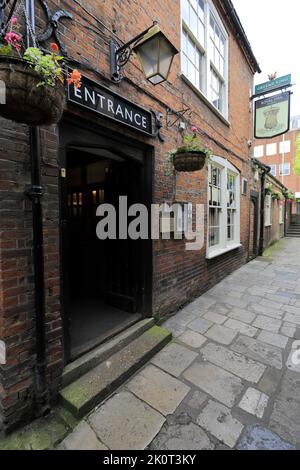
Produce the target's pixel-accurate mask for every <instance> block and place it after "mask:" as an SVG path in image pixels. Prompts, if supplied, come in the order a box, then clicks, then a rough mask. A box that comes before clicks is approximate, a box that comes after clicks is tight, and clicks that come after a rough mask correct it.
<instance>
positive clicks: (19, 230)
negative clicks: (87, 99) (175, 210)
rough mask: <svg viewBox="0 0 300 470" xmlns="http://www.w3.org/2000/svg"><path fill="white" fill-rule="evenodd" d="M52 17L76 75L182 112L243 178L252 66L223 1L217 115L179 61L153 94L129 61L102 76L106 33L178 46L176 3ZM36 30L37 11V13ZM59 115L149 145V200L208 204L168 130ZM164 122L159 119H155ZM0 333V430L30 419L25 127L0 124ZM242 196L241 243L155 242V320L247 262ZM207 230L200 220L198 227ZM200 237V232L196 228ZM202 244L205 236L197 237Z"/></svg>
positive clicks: (51, 274) (51, 298) (58, 367)
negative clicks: (218, 248)
mask: <svg viewBox="0 0 300 470" xmlns="http://www.w3.org/2000/svg"><path fill="white" fill-rule="evenodd" d="M48 4H49V7H50V9H51V10H52V11H56V10H57V9H61V8H64V9H66V10H68V11H69V12H71V13H72V14H73V17H74V20H73V21H69V20H63V21H62V22H61V23H60V25H59V34H60V35H61V39H62V41H63V42H64V44H65V45H66V47H67V50H68V54H69V57H70V58H72V59H73V60H75V61H77V62H79V63H80V65H78V64H77V68H78V69H80V71H81V72H82V73H83V74H84V75H86V76H88V77H90V78H92V79H94V80H96V81H98V82H100V83H102V84H104V85H105V86H109V87H110V88H111V89H112V90H114V91H116V92H117V93H119V94H121V95H122V96H124V97H126V98H127V99H129V100H132V101H133V102H135V103H137V104H139V105H142V106H144V107H145V108H147V109H152V110H154V111H159V112H162V113H163V115H164V118H165V117H166V112H167V109H168V108H169V107H170V108H172V109H174V110H180V109H183V108H185V107H189V108H190V110H191V111H192V117H191V124H194V125H196V126H197V127H198V128H199V129H200V132H201V134H200V136H201V138H202V142H203V144H204V145H207V146H209V147H210V148H211V150H212V151H213V153H214V154H215V155H217V156H221V157H224V158H227V159H228V160H230V162H231V163H232V164H233V165H235V166H236V167H237V168H238V170H239V171H240V172H241V176H243V177H245V178H247V180H248V181H250V178H251V170H250V164H249V149H248V145H247V141H248V140H249V139H250V138H251V135H252V128H251V126H252V121H251V114H250V111H249V89H252V83H253V69H252V68H251V66H250V65H249V63H248V61H247V59H246V57H245V55H244V53H243V51H242V49H241V47H240V44H239V42H238V41H237V39H236V37H235V34H234V30H233V27H232V25H231V24H230V23H229V22H228V20H227V19H225V17H224V14H223V10H222V2H220V1H216V2H215V5H216V7H217V9H218V10H219V12H220V14H221V16H223V19H224V23H225V27H226V28H227V30H228V34H229V51H230V52H229V60H230V62H229V118H228V121H229V122H228V123H226V122H224V120H222V119H220V118H219V116H218V115H217V114H216V113H215V112H213V111H212V110H211V109H210V108H209V107H208V106H207V104H206V103H205V102H204V101H203V100H202V99H201V98H200V97H199V96H198V95H196V94H195V93H194V91H193V90H192V89H191V88H190V87H189V86H188V85H187V84H186V83H185V82H184V81H183V80H182V78H181V74H180V56H179V55H177V56H176V58H175V60H174V63H173V67H172V71H171V74H170V77H169V81H168V82H167V83H165V84H163V85H161V86H158V87H156V88H154V87H153V86H152V85H151V84H149V83H148V82H146V80H145V79H144V77H143V74H142V72H141V69H140V65H139V63H138V61H137V59H136V58H135V57H132V59H131V60H130V62H129V63H128V65H127V67H126V70H125V79H124V80H123V81H122V83H121V84H120V85H114V84H112V83H111V81H110V80H109V77H110V71H109V39H110V37H111V35H112V33H111V32H110V31H114V33H115V34H117V36H118V37H119V38H120V40H122V41H124V42H126V41H127V40H129V39H130V38H132V37H133V36H135V35H136V34H137V33H138V32H140V31H142V30H144V29H145V28H146V27H148V26H149V25H150V24H151V23H152V21H153V20H154V19H157V20H159V23H160V26H161V28H162V30H163V31H164V33H165V34H166V35H167V36H168V38H169V39H170V40H171V42H173V43H174V45H176V47H177V48H178V49H179V48H180V10H179V4H180V2H174V1H173V0H164V1H161V0H160V1H158V0H151V1H150V0H144V1H141V2H136V1H134V2H132V1H129V0H128V1H122V2H120V1H118V0H114V1H113V0H109V1H102V2H99V1H96V0H90V1H86V2H77V1H75V0H61V1H58V0H56V1H49V2H48ZM37 23H38V25H39V26H42V25H43V24H44V15H43V12H42V11H39V14H38V21H37ZM66 113H67V114H68V115H69V116H73V117H75V118H76V119H78V120H80V119H85V120H87V121H90V122H92V123H93V124H99V125H100V126H102V127H103V128H109V129H112V130H114V131H116V133H122V134H124V133H126V135H128V136H129V137H134V138H135V139H136V140H139V141H143V142H145V143H147V144H148V145H151V146H153V147H154V151H155V161H154V178H153V180H154V201H153V202H156V203H157V202H159V203H162V202H168V203H172V202H174V201H175V200H178V201H184V202H193V203H203V204H205V205H206V207H207V184H208V183H207V167H206V168H205V169H204V170H203V171H201V172H197V173H194V174H177V175H176V177H175V175H174V172H173V171H172V168H170V161H169V159H168V158H167V152H168V151H170V150H171V149H173V148H174V147H176V146H177V145H178V144H180V142H181V137H180V134H179V132H178V129H177V128H176V126H174V127H172V128H170V129H166V127H164V129H163V131H162V134H163V135H164V137H165V143H161V142H160V141H159V140H158V139H155V140H154V139H151V138H145V137H141V136H140V135H139V134H137V133H135V132H134V131H129V130H128V131H127V130H126V129H124V128H121V127H120V126H118V125H115V124H111V122H108V121H107V120H106V119H104V118H102V117H100V116H97V117H96V116H95V115H92V114H90V113H89V112H88V111H82V110H81V109H78V108H76V107H75V106H71V105H68V107H67V109H66ZM164 122H165V119H164ZM58 136H59V129H58V127H55V126H53V127H50V128H43V129H42V130H41V138H42V143H43V145H42V148H43V160H42V181H43V186H44V189H45V196H44V198H43V210H44V214H43V215H44V237H45V277H46V331H47V375H48V383H49V387H50V392H51V397H53V400H55V397H56V391H57V389H58V388H59V386H60V378H61V371H62V367H63V360H64V359H63V347H62V336H63V334H62V320H61V313H60V300H59V295H60V272H59V266H60V259H59V224H58V220H59V212H58V211H59V172H58V163H57V159H58V146H59V141H58V140H59V139H58ZM0 152H1V158H0V167H1V174H0V197H1V202H0V204H1V206H0V207H1V225H0V231H1V238H0V243H1V245H0V247H1V252H0V267H1V270H0V283H1V284H0V308H1V310H0V336H1V338H3V339H4V340H5V342H6V344H7V347H8V362H7V364H6V365H5V366H0V402H1V409H2V415H3V420H4V424H5V427H6V428H11V427H13V426H14V425H15V423H16V422H19V421H20V420H24V419H27V417H28V416H30V415H31V414H32V407H33V395H34V365H35V330H34V303H33V296H34V285H33V266H32V214H31V203H30V201H29V200H28V199H27V198H26V196H25V195H24V191H25V189H26V187H27V185H28V184H29V182H30V166H29V134H28V129H27V128H26V127H25V126H22V125H16V124H13V123H11V122H8V121H3V120H1V127H0ZM249 204H250V200H249V193H248V194H247V195H245V196H244V195H242V196H241V243H242V247H241V248H240V249H237V250H235V251H233V252H229V253H227V254H224V255H222V256H220V257H218V258H216V259H214V260H207V259H206V257H205V253H206V247H204V248H203V249H202V250H201V251H199V252H187V251H185V244H184V241H175V240H170V241H166V240H160V241H157V242H155V243H154V246H153V269H154V272H153V313H158V314H160V315H164V314H166V313H170V312H172V311H174V310H176V309H178V308H179V307H180V306H181V305H183V304H184V303H186V302H188V301H189V300H192V299H193V298H194V297H195V296H197V295H199V294H201V293H203V292H205V291H206V290H207V289H209V288H210V287H212V286H213V285H214V284H215V283H216V282H218V281H219V280H221V279H222V278H223V277H225V276H226V275H227V274H229V273H230V272H232V271H233V270H234V269H236V268H238V267H239V266H241V265H242V264H243V263H244V262H245V261H246V259H247V255H248V242H249ZM206 226H207V218H206V220H205V227H206ZM205 237H206V232H205ZM205 239H206V238H205Z"/></svg>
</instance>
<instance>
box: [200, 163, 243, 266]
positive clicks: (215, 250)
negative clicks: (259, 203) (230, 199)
mask: <svg viewBox="0 0 300 470" xmlns="http://www.w3.org/2000/svg"><path fill="white" fill-rule="evenodd" d="M211 165H213V166H216V167H218V168H220V169H221V195H222V200H221V208H222V210H221V215H220V242H219V244H218V245H217V246H212V247H210V246H209V208H210V206H209V199H210V194H209V184H208V185H207V186H208V189H207V197H208V204H207V221H208V222H207V224H208V230H207V241H206V246H207V249H206V258H207V259H213V258H216V257H217V256H220V255H222V254H224V253H227V252H229V251H231V250H235V249H237V248H239V247H240V246H242V245H241V209H240V198H241V175H240V173H239V171H238V170H237V169H236V167H235V166H233V165H232V164H231V163H230V162H229V161H228V160H226V159H224V158H222V157H217V156H213V157H211V163H210V164H209V172H210V171H211ZM228 174H232V175H234V176H235V177H236V221H235V233H234V239H233V240H230V241H228V240H227V233H228V232H227V230H228V226H227V216H228V213H227V210H228V207H227V175H228ZM209 180H210V178H209Z"/></svg>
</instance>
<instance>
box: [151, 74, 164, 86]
mask: <svg viewBox="0 0 300 470" xmlns="http://www.w3.org/2000/svg"><path fill="white" fill-rule="evenodd" d="M148 80H149V82H151V83H152V84H153V85H158V84H159V83H162V82H164V81H165V78H164V77H162V76H161V75H154V76H153V77H151V78H149V79H148Z"/></svg>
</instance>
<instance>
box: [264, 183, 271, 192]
mask: <svg viewBox="0 0 300 470" xmlns="http://www.w3.org/2000/svg"><path fill="white" fill-rule="evenodd" d="M265 193H266V194H272V184H271V183H266V185H265Z"/></svg>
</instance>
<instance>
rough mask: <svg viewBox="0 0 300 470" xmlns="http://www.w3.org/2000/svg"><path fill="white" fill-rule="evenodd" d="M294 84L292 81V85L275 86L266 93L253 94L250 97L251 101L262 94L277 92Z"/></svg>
mask: <svg viewBox="0 0 300 470" xmlns="http://www.w3.org/2000/svg"><path fill="white" fill-rule="evenodd" d="M292 86H294V84H292V83H291V84H290V85H285V86H282V87H278V88H273V90H269V91H265V92H264V93H257V95H252V96H251V97H250V101H253V100H254V99H255V98H259V97H260V96H265V95H270V94H271V93H275V92H276V91H280V90H285V89H286V88H291V87H292Z"/></svg>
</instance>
